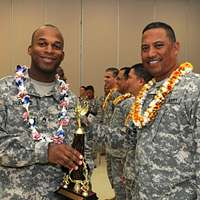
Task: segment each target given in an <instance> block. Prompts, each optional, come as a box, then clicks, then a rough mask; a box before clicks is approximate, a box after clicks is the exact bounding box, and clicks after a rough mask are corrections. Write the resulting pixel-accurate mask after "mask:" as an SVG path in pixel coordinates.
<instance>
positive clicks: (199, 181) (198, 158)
mask: <svg viewBox="0 0 200 200" xmlns="http://www.w3.org/2000/svg"><path fill="white" fill-rule="evenodd" d="M193 113H194V115H193V120H194V123H193V126H194V138H195V143H196V152H195V156H194V164H195V168H196V186H197V187H196V188H197V199H198V200H200V96H199V98H198V101H197V103H196V104H195V106H194V108H193Z"/></svg>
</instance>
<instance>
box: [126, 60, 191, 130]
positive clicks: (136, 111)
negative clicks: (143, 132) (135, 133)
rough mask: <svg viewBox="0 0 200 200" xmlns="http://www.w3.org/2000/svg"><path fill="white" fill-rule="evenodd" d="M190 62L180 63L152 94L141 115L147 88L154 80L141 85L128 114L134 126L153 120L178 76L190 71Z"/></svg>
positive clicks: (142, 125) (176, 81)
mask: <svg viewBox="0 0 200 200" xmlns="http://www.w3.org/2000/svg"><path fill="white" fill-rule="evenodd" d="M192 69H193V67H192V64H190V63H188V62H186V63H183V64H181V65H180V66H179V67H178V68H177V69H176V70H175V71H174V72H173V73H172V74H171V75H170V77H169V79H167V80H166V81H165V82H164V83H163V85H162V86H161V87H160V89H159V90H158V91H157V93H156V95H155V96H154V99H153V101H152V102H151V103H150V104H149V107H148V108H147V109H146V111H145V112H144V114H143V115H142V105H143V102H144V100H145V98H146V96H147V93H148V91H149V89H150V88H151V87H152V86H153V85H154V84H155V82H156V80H155V79H152V80H151V81H149V82H148V83H147V84H145V85H144V86H143V88H142V89H141V91H140V92H139V94H138V96H137V97H136V100H135V102H134V103H133V105H132V107H131V110H130V116H131V118H132V121H133V123H134V125H135V126H137V127H138V128H142V127H144V126H145V125H146V124H148V123H149V122H151V121H153V120H154V119H155V117H156V115H157V113H158V111H159V110H160V108H161V106H162V104H163V103H164V102H165V99H166V97H167V95H168V94H169V93H170V92H171V91H172V90H173V88H174V86H175V85H176V84H177V83H178V82H179V80H180V78H181V77H182V76H184V75H185V74H187V73H189V72H190V71H192Z"/></svg>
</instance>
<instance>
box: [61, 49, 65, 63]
mask: <svg viewBox="0 0 200 200" xmlns="http://www.w3.org/2000/svg"><path fill="white" fill-rule="evenodd" d="M64 57H65V52H64V51H63V52H62V56H61V59H62V61H63V59H64Z"/></svg>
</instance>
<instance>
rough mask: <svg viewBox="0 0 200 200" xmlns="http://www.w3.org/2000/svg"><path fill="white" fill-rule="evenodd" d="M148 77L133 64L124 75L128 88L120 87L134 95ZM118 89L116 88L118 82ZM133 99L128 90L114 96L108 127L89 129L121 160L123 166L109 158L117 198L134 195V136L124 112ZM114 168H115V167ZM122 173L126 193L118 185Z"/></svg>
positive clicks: (141, 69) (126, 197) (130, 197)
mask: <svg viewBox="0 0 200 200" xmlns="http://www.w3.org/2000/svg"><path fill="white" fill-rule="evenodd" d="M122 71H123V70H122ZM119 74H120V73H119ZM150 79H151V75H150V74H149V73H148V72H147V71H146V70H145V69H144V67H143V66H142V64H136V65H133V66H132V67H131V68H130V72H129V74H128V80H127V81H128V83H127V84H128V88H126V89H125V88H124V89H125V90H127V89H128V91H129V92H131V94H132V95H133V96H136V95H137V93H138V91H139V90H140V88H141V87H142V86H143V85H144V83H145V82H148V81H149V80H150ZM118 88H119V90H120V85H119V86H118ZM120 91H121V92H122V93H123V91H124V90H122V89H121V90H120ZM133 101H134V97H130V95H128V93H126V94H124V95H121V96H119V97H117V98H116V99H115V100H114V102H113V103H114V104H115V109H114V113H113V116H112V118H111V123H110V124H111V126H105V125H100V124H92V125H90V131H92V132H93V133H92V134H93V136H94V138H95V139H96V140H97V141H98V142H102V141H103V142H105V143H106V144H107V146H109V147H110V149H111V150H112V152H113V154H111V155H113V158H115V159H116V161H121V160H123V163H125V165H124V164H122V163H121V162H115V160H112V161H114V162H113V163H112V164H113V165H112V167H113V168H114V170H113V171H112V172H113V175H115V176H113V180H114V181H113V182H114V189H115V191H116V197H117V199H127V200H131V199H134V197H132V196H131V192H132V191H133V190H134V179H133V178H134V177H135V176H134V174H135V172H134V169H135V168H134V164H135V156H134V155H135V153H134V152H135V137H132V134H129V133H130V130H132V132H134V133H135V127H134V126H133V125H132V124H131V123H128V122H129V121H127V115H128V113H129V111H130V108H131V105H132V103H133ZM114 153H116V155H117V153H118V154H119V155H118V156H116V155H115V154H114ZM116 167H118V168H117V169H116ZM122 172H123V174H122ZM123 175H124V176H125V190H126V195H124V194H123V191H124V188H123V187H122V186H123V185H122V181H121V180H119V177H122V176H123ZM120 189H121V190H120Z"/></svg>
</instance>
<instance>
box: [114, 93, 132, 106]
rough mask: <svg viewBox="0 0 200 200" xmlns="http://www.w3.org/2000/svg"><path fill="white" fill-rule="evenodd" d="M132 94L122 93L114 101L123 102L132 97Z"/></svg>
mask: <svg viewBox="0 0 200 200" xmlns="http://www.w3.org/2000/svg"><path fill="white" fill-rule="evenodd" d="M131 96H132V94H131V93H126V94H123V95H120V96H118V97H116V98H115V100H114V101H113V104H114V105H117V104H119V103H121V102H122V101H124V100H125V99H127V98H130V97H131Z"/></svg>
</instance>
